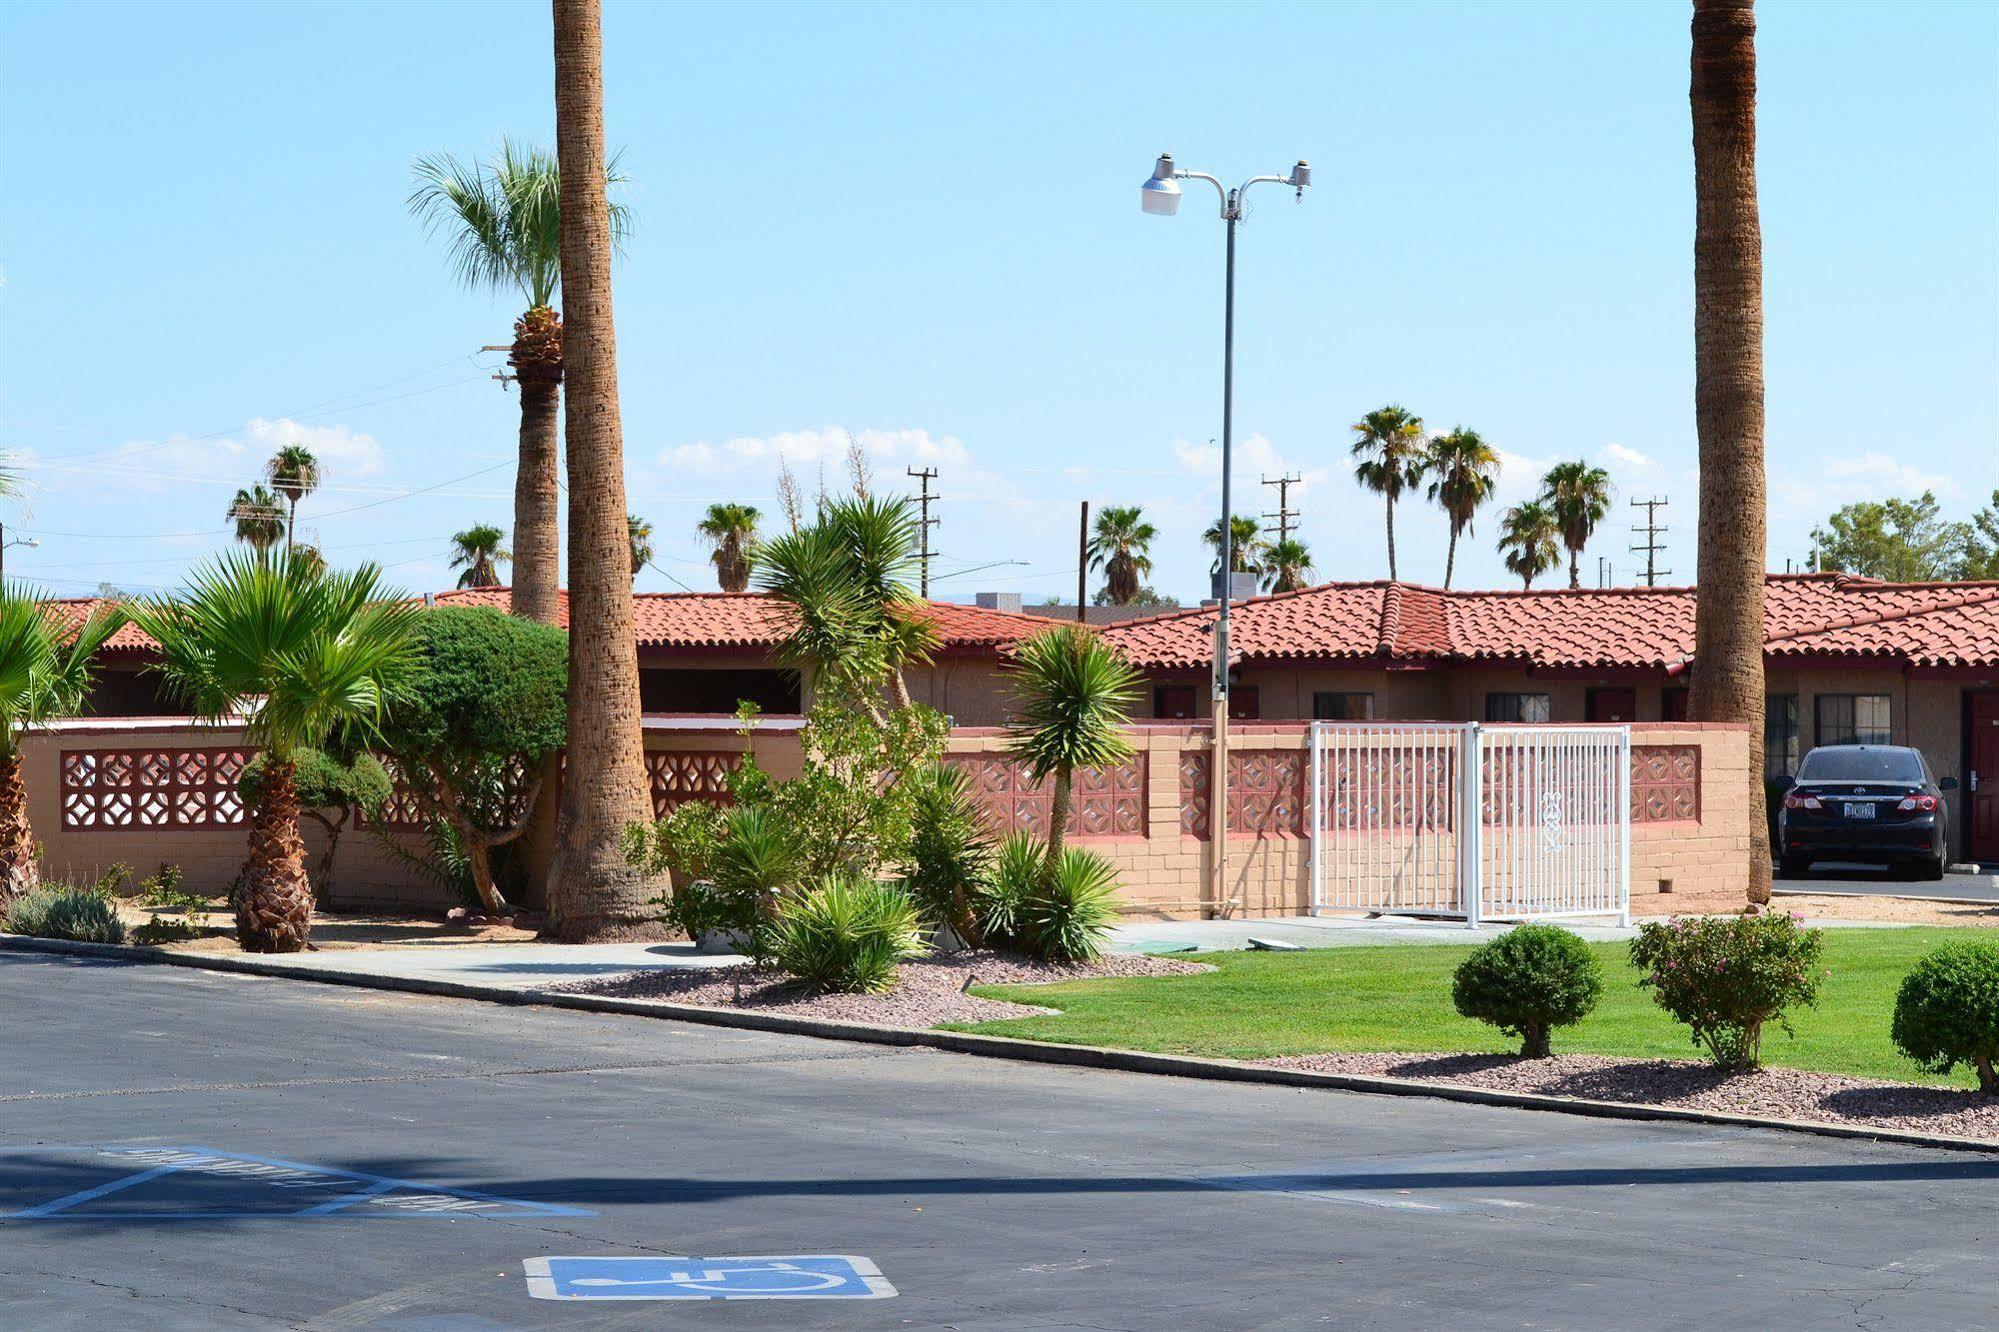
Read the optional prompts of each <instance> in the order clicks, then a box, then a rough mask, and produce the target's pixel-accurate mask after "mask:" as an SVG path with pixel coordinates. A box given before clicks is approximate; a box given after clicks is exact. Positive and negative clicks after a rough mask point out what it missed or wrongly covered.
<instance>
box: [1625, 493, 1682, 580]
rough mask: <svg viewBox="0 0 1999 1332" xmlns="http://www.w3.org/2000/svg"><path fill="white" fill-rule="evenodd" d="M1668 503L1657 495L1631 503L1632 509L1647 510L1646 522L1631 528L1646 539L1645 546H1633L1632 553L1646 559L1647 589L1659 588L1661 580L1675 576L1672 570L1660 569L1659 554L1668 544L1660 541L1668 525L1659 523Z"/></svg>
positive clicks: (1634, 533) (1633, 532) (1634, 532)
mask: <svg viewBox="0 0 1999 1332" xmlns="http://www.w3.org/2000/svg"><path fill="white" fill-rule="evenodd" d="M1666 503H1667V501H1665V500H1664V499H1661V498H1659V497H1658V496H1656V495H1655V496H1653V497H1652V498H1651V499H1642V500H1641V499H1635V500H1633V501H1631V507H1632V508H1634V509H1643V510H1645V521H1644V522H1643V523H1638V524H1633V525H1632V528H1631V531H1632V534H1633V535H1635V536H1636V535H1642V536H1643V537H1644V538H1645V544H1644V545H1642V546H1633V547H1632V548H1631V553H1632V554H1633V555H1643V556H1644V557H1645V586H1647V587H1657V586H1659V580H1660V579H1661V578H1671V577H1672V576H1673V571H1672V570H1671V569H1661V568H1660V567H1659V553H1660V552H1661V551H1663V550H1665V549H1666V543H1665V542H1663V541H1661V540H1659V538H1660V537H1661V536H1663V535H1665V533H1666V525H1665V524H1664V523H1661V522H1660V521H1659V510H1661V509H1663V508H1665V507H1666Z"/></svg>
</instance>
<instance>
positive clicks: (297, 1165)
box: [185, 1147, 596, 1216]
mask: <svg viewBox="0 0 1999 1332" xmlns="http://www.w3.org/2000/svg"><path fill="white" fill-rule="evenodd" d="M185 1150H187V1151H197V1152H202V1153H204V1154H206V1155H209V1156H219V1157H223V1158H225V1159H228V1160H232V1161H254V1162H256V1163H257V1164H258V1165H267V1166H281V1167H283V1168H284V1169H286V1170H303V1171H306V1172H308V1173H312V1174H320V1175H340V1176H342V1177H344V1178H347V1179H362V1180H367V1181H369V1182H370V1183H376V1182H382V1181H386V1182H387V1183H388V1184H389V1185H390V1187H391V1188H392V1189H408V1190H410V1191H411V1192H412V1193H448V1194H450V1195H452V1196H453V1197H455V1198H474V1199H477V1200H478V1201H480V1202H496V1203H505V1204H506V1205H507V1206H509V1207H525V1208H527V1209H529V1210H530V1211H534V1212H539V1213H543V1214H545V1215H548V1216H595V1215H596V1213H595V1212H592V1211H590V1210H589V1209H588V1208H584V1207H564V1206H562V1205H561V1204H560V1203H543V1202H531V1201H529V1200H527V1199H525V1198H506V1197H502V1196H501V1195H499V1194H497V1193H481V1192H479V1191H478V1190H477V1189H461V1188H456V1187H454V1186H452V1185H449V1184H425V1183H422V1182H420V1181H418V1180H413V1179H389V1178H388V1177H387V1176H386V1175H371V1174H369V1173H367V1172H366V1171H364V1170H342V1169H340V1168H339V1167H337V1166H316V1165H306V1164H305V1163H303V1162H301V1161H285V1160H281V1159H279V1158H277V1157H274V1156H252V1155H251V1154H250V1153H248V1152H224V1151H218V1150H217V1149H215V1148H213V1147H190V1148H186V1149H185ZM465 1215H467V1216H471V1215H476V1213H470V1212H468V1213H466V1214H465Z"/></svg>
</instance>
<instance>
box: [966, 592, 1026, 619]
mask: <svg viewBox="0 0 1999 1332" xmlns="http://www.w3.org/2000/svg"><path fill="white" fill-rule="evenodd" d="M976 601H977V602H978V604H979V606H980V607H981V608H983V609H985V610H996V611H1006V612H1008V613H1009V614H1013V615H1018V614H1020V593H1018V592H981V593H979V595H978V596H977V598H976Z"/></svg>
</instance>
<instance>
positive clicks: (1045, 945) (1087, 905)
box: [1025, 847, 1118, 962]
mask: <svg viewBox="0 0 1999 1332" xmlns="http://www.w3.org/2000/svg"><path fill="white" fill-rule="evenodd" d="M1117 889H1118V876H1117V867H1116V866H1114V865H1112V864H1111V862H1110V861H1108V860H1106V859H1104V858H1103V857H1102V856H1100V855H1098V854H1097V853H1096V852H1094V851H1085V850H1083V849H1081V848H1080V847H1070V848H1069V849H1068V850H1066V851H1064V852H1063V853H1062V858H1061V859H1060V860H1059V861H1057V862H1056V865H1055V872H1054V873H1053V874H1051V875H1049V876H1047V877H1046V878H1045V879H1044V880H1043V881H1042V882H1041V883H1040V884H1039V885H1037V887H1036V889H1035V891H1034V893H1033V895H1032V896H1030V897H1029V898H1028V899H1027V909H1026V912H1025V915H1026V922H1025V923H1026V927H1027V928H1026V935H1027V945H1028V951H1029V952H1030V953H1032V954H1033V955H1034V956H1035V957H1038V958H1040V959H1041V960H1042V961H1044V962H1087V961H1089V960H1090V959H1092V958H1096V957H1100V956H1102V955H1103V951H1104V940H1105V939H1107V938H1109V937H1110V932H1111V926H1113V925H1115V924H1117V917H1118V910H1117Z"/></svg>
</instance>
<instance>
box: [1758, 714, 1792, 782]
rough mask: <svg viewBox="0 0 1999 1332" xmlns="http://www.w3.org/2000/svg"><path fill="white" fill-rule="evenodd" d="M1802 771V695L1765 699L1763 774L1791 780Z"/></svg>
mask: <svg viewBox="0 0 1999 1332" xmlns="http://www.w3.org/2000/svg"><path fill="white" fill-rule="evenodd" d="M1797 770H1798V696H1797V695H1796V694H1771V695H1769V696H1768V697H1767V698H1765V699H1764V700H1763V775H1764V776H1765V777H1789V776H1790V775H1791V774H1792V773H1794V772H1796V771H1797Z"/></svg>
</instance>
